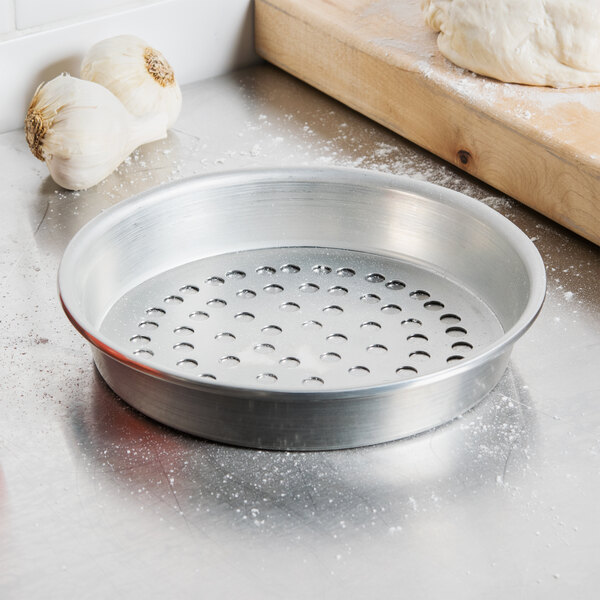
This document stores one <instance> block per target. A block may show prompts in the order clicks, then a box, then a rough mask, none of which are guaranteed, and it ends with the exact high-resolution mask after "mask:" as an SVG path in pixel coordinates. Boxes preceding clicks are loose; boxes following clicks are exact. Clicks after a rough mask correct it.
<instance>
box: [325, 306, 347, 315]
mask: <svg viewBox="0 0 600 600" xmlns="http://www.w3.org/2000/svg"><path fill="white" fill-rule="evenodd" d="M323 312H324V313H327V314H328V315H340V314H342V313H343V312H344V309H343V308H342V307H341V306H338V305H337V304H332V305H331V306H326V307H325V308H324V309H323Z"/></svg>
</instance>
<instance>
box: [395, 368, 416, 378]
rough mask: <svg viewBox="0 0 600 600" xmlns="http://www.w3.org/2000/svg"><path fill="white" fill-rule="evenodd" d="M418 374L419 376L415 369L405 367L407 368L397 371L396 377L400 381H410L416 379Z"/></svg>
mask: <svg viewBox="0 0 600 600" xmlns="http://www.w3.org/2000/svg"><path fill="white" fill-rule="evenodd" d="M417 374H418V371H417V369H415V368H414V367H409V366H405V367H399V368H398V369H396V375H397V376H398V377H399V378H400V379H410V378H411V377H414V376H415V375H417Z"/></svg>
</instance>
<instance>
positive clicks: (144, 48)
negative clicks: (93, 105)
mask: <svg viewBox="0 0 600 600" xmlns="http://www.w3.org/2000/svg"><path fill="white" fill-rule="evenodd" d="M81 77H82V78H83V79H88V80H89V81H95V82H96V83H99V84H100V85H103V86H104V87H105V88H107V89H109V90H110V91H111V92H112V93H113V94H114V95H115V96H116V97H117V98H118V99H119V100H120V101H121V102H122V103H123V104H124V105H125V108H127V110H128V111H129V112H130V113H132V114H134V115H137V116H143V115H147V114H153V113H158V112H165V113H166V114H167V115H168V122H167V128H169V127H171V126H172V125H173V123H175V121H176V119H177V117H178V116H179V113H180V111H181V90H180V89H179V85H177V81H176V79H175V74H174V72H173V69H172V68H171V65H169V63H168V62H167V60H166V59H165V57H164V56H163V55H162V54H161V53H160V52H159V51H158V50H155V49H154V48H152V47H151V46H149V45H148V44H147V43H146V42H145V41H144V40H141V39H140V38H138V37H136V36H134V35H119V36H116V37H112V38H108V39H106V40H103V41H101V42H98V43H97V44H95V45H94V46H92V47H91V48H90V50H89V52H88V53H87V54H86V55H85V57H84V59H83V62H82V63H81Z"/></svg>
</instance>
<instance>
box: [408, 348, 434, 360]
mask: <svg viewBox="0 0 600 600" xmlns="http://www.w3.org/2000/svg"><path fill="white" fill-rule="evenodd" d="M408 357H409V358H410V359H412V360H413V361H415V362H427V361H428V360H429V359H430V358H431V355H430V354H429V353H428V352H425V351H424V350H417V351H416V352H411V353H410V354H409V355H408Z"/></svg>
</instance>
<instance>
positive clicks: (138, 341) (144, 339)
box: [129, 335, 152, 344]
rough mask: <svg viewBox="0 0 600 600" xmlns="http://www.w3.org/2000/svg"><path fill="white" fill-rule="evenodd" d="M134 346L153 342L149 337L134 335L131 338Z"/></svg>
mask: <svg viewBox="0 0 600 600" xmlns="http://www.w3.org/2000/svg"><path fill="white" fill-rule="evenodd" d="M129 341H130V342H131V343H132V344H147V343H148V342H150V341H152V340H151V339H150V338H149V337H148V336H147V335H134V336H132V337H130V338H129Z"/></svg>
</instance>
